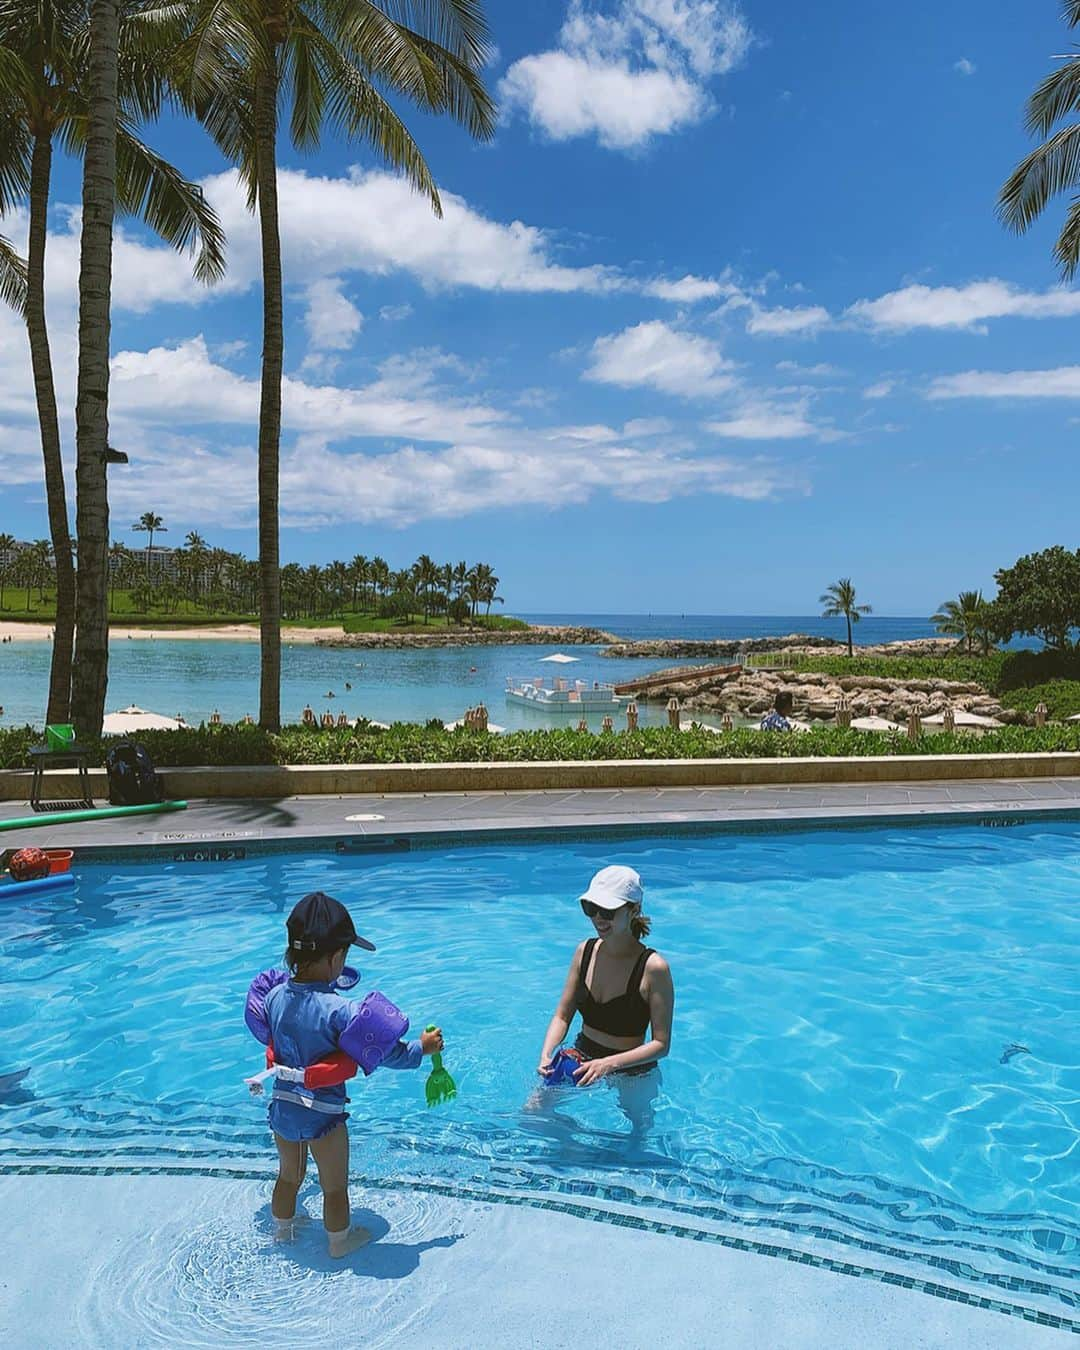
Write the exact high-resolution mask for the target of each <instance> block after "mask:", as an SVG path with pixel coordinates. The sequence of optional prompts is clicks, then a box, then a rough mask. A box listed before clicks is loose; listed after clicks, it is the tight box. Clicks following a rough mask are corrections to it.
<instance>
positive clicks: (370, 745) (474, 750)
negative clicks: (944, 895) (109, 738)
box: [0, 722, 1080, 769]
mask: <svg viewBox="0 0 1080 1350" xmlns="http://www.w3.org/2000/svg"><path fill="white" fill-rule="evenodd" d="M137 739H138V740H139V741H140V742H141V743H142V744H143V745H145V746H146V748H147V750H148V751H149V752H150V754H151V756H152V757H153V760H154V762H155V764H157V765H158V766H159V767H161V768H169V767H176V766H180V765H202V764H208V765H229V764H441V763H451V762H467V763H480V762H488V761H492V760H514V761H526V760H531V761H551V760H604V759H713V758H717V759H723V758H733V759H772V758H791V757H794V756H801V755H805V756H813V757H819V758H827V757H830V756H837V755H889V754H894V755H911V754H918V755H955V754H989V753H992V752H997V751H1006V752H1010V753H1016V752H1020V751H1039V750H1044V751H1045V750H1056V751H1073V752H1080V724H1078V725H1071V726H1048V727H1043V728H1041V729H1039V730H1036V729H1034V728H1030V727H1004V728H1002V730H1000V731H993V732H989V733H988V734H987V735H984V736H973V735H968V734H964V733H954V734H952V735H948V734H945V733H940V734H935V735H926V736H923V737H922V738H921V739H920V740H918V741H909V740H908V739H907V737H906V736H904V735H903V734H901V733H893V734H889V735H884V736H883V735H877V734H875V733H874V732H869V731H850V730H848V731H845V730H843V729H841V728H839V727H815V728H813V730H811V731H807V732H803V733H801V734H799V733H791V732H762V731H750V730H738V731H729V732H726V733H722V734H720V735H716V734H714V733H711V732H707V731H695V730H690V731H673V730H671V729H669V728H667V727H648V728H645V729H642V730H638V731H616V732H609V733H607V734H604V733H599V732H586V731H573V730H570V729H569V728H567V729H560V730H551V731H514V732H510V733H509V734H508V735H502V736H497V735H494V734H491V733H486V732H485V733H479V732H475V731H466V730H465V729H464V728H458V729H457V730H455V731H446V730H445V729H444V728H443V727H442V726H441V725H439V724H436V723H432V724H429V725H426V726H421V725H419V724H415V723H401V722H399V723H396V724H395V725H394V726H392V727H390V728H389V729H388V730H382V729H380V728H378V727H371V726H361V727H360V728H356V729H354V728H344V727H343V728H341V729H338V728H334V729H333V730H330V729H327V730H325V731H323V730H321V729H319V730H311V729H309V728H307V727H300V726H292V727H286V728H285V729H284V730H282V731H281V732H279V733H276V734H274V733H270V732H265V731H261V730H260V729H259V728H258V727H252V726H218V727H200V728H198V729H197V730H195V729H193V730H190V731H147V732H143V733H141V734H140V735H139V736H138V738H137ZM39 740H40V736H39V734H38V733H37V732H36V731H34V730H33V729H32V728H30V727H22V728H15V729H13V730H10V731H0V768H4V769H12V768H26V767H28V759H27V753H26V752H27V750H28V749H29V747H30V746H31V745H35V744H37V743H38V741H39ZM107 749H108V744H107V743H106V744H105V745H104V747H103V746H101V745H97V746H95V747H94V754H93V755H92V760H93V762H94V763H97V764H100V763H101V760H102V757H103V754H104V752H105V750H107Z"/></svg>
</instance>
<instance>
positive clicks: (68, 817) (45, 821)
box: [0, 802, 187, 830]
mask: <svg viewBox="0 0 1080 1350" xmlns="http://www.w3.org/2000/svg"><path fill="white" fill-rule="evenodd" d="M186 810H187V802H151V803H150V805H149V806H101V807H98V808H96V809H92V810H89V811H52V812H50V813H49V814H48V815H40V816H17V817H16V818H15V819H14V820H0V830H28V829H40V828H41V827H42V826H43V825H75V824H77V823H78V822H79V821H80V820H104V819H105V818H106V817H107V816H147V815H151V814H152V813H153V812H155V811H186Z"/></svg>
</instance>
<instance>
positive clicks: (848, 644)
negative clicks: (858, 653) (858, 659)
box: [844, 614, 855, 659]
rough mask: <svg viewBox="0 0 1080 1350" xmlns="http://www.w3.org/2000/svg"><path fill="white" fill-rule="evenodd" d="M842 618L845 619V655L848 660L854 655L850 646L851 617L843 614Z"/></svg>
mask: <svg viewBox="0 0 1080 1350" xmlns="http://www.w3.org/2000/svg"><path fill="white" fill-rule="evenodd" d="M844 618H845V619H847V654H848V658H849V659H850V658H851V657H853V656H854V655H855V651H854V648H853V647H852V645H851V615H850V614H845V615H844Z"/></svg>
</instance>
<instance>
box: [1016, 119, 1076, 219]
mask: <svg viewBox="0 0 1080 1350" xmlns="http://www.w3.org/2000/svg"><path fill="white" fill-rule="evenodd" d="M1078 182H1080V125H1076V126H1070V127H1065V128H1064V129H1063V130H1062V131H1059V132H1058V133H1057V135H1055V136H1051V137H1050V139H1049V140H1048V141H1044V142H1043V144H1042V145H1040V146H1038V147H1036V149H1034V150H1033V151H1032V152H1031V154H1030V155H1028V156H1027V158H1026V159H1024V160H1022V161H1021V162H1020V164H1019V165H1018V166H1017V167H1016V169H1015V170H1014V171H1013V173H1012V175H1011V177H1010V178H1009V180H1008V182H1007V183H1006V184H1005V186H1004V187H1003V188H1002V189H1001V196H1000V197H999V198H998V214H999V215H1000V216H1001V219H1002V220H1003V221H1004V222H1005V224H1006V225H1007V226H1008V227H1009V229H1011V230H1015V231H1016V232H1017V233H1018V234H1022V233H1023V232H1024V231H1025V230H1026V229H1028V227H1029V226H1030V225H1031V224H1032V222H1033V221H1034V220H1035V219H1036V218H1037V217H1038V216H1039V215H1040V214H1041V212H1042V211H1043V210H1044V208H1045V207H1046V204H1047V202H1049V200H1050V198H1051V197H1055V196H1057V194H1058V193H1059V192H1064V191H1066V190H1067V189H1069V188H1073V187H1076V185H1077V183H1078Z"/></svg>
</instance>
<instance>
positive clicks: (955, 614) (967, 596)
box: [930, 591, 986, 653]
mask: <svg viewBox="0 0 1080 1350" xmlns="http://www.w3.org/2000/svg"><path fill="white" fill-rule="evenodd" d="M930 622H931V623H932V624H933V625H934V627H935V628H936V629H937V630H938V632H939V633H944V634H945V635H946V636H948V637H958V638H962V639H963V642H964V646H965V648H966V649H967V651H968V652H969V653H970V651H971V647H972V643H973V641H974V639H975V638H977V637H980V636H981V634H982V632H983V631H984V630H985V628H986V601H985V600H984V599H983V594H982V591H961V592H960V595H959V598H958V599H956V600H945V601H944V602H943V603H942V605H941V607H940V609H939V610H938V612H937V613H936V614H935V615H933V617H932V618H931V620H930Z"/></svg>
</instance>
